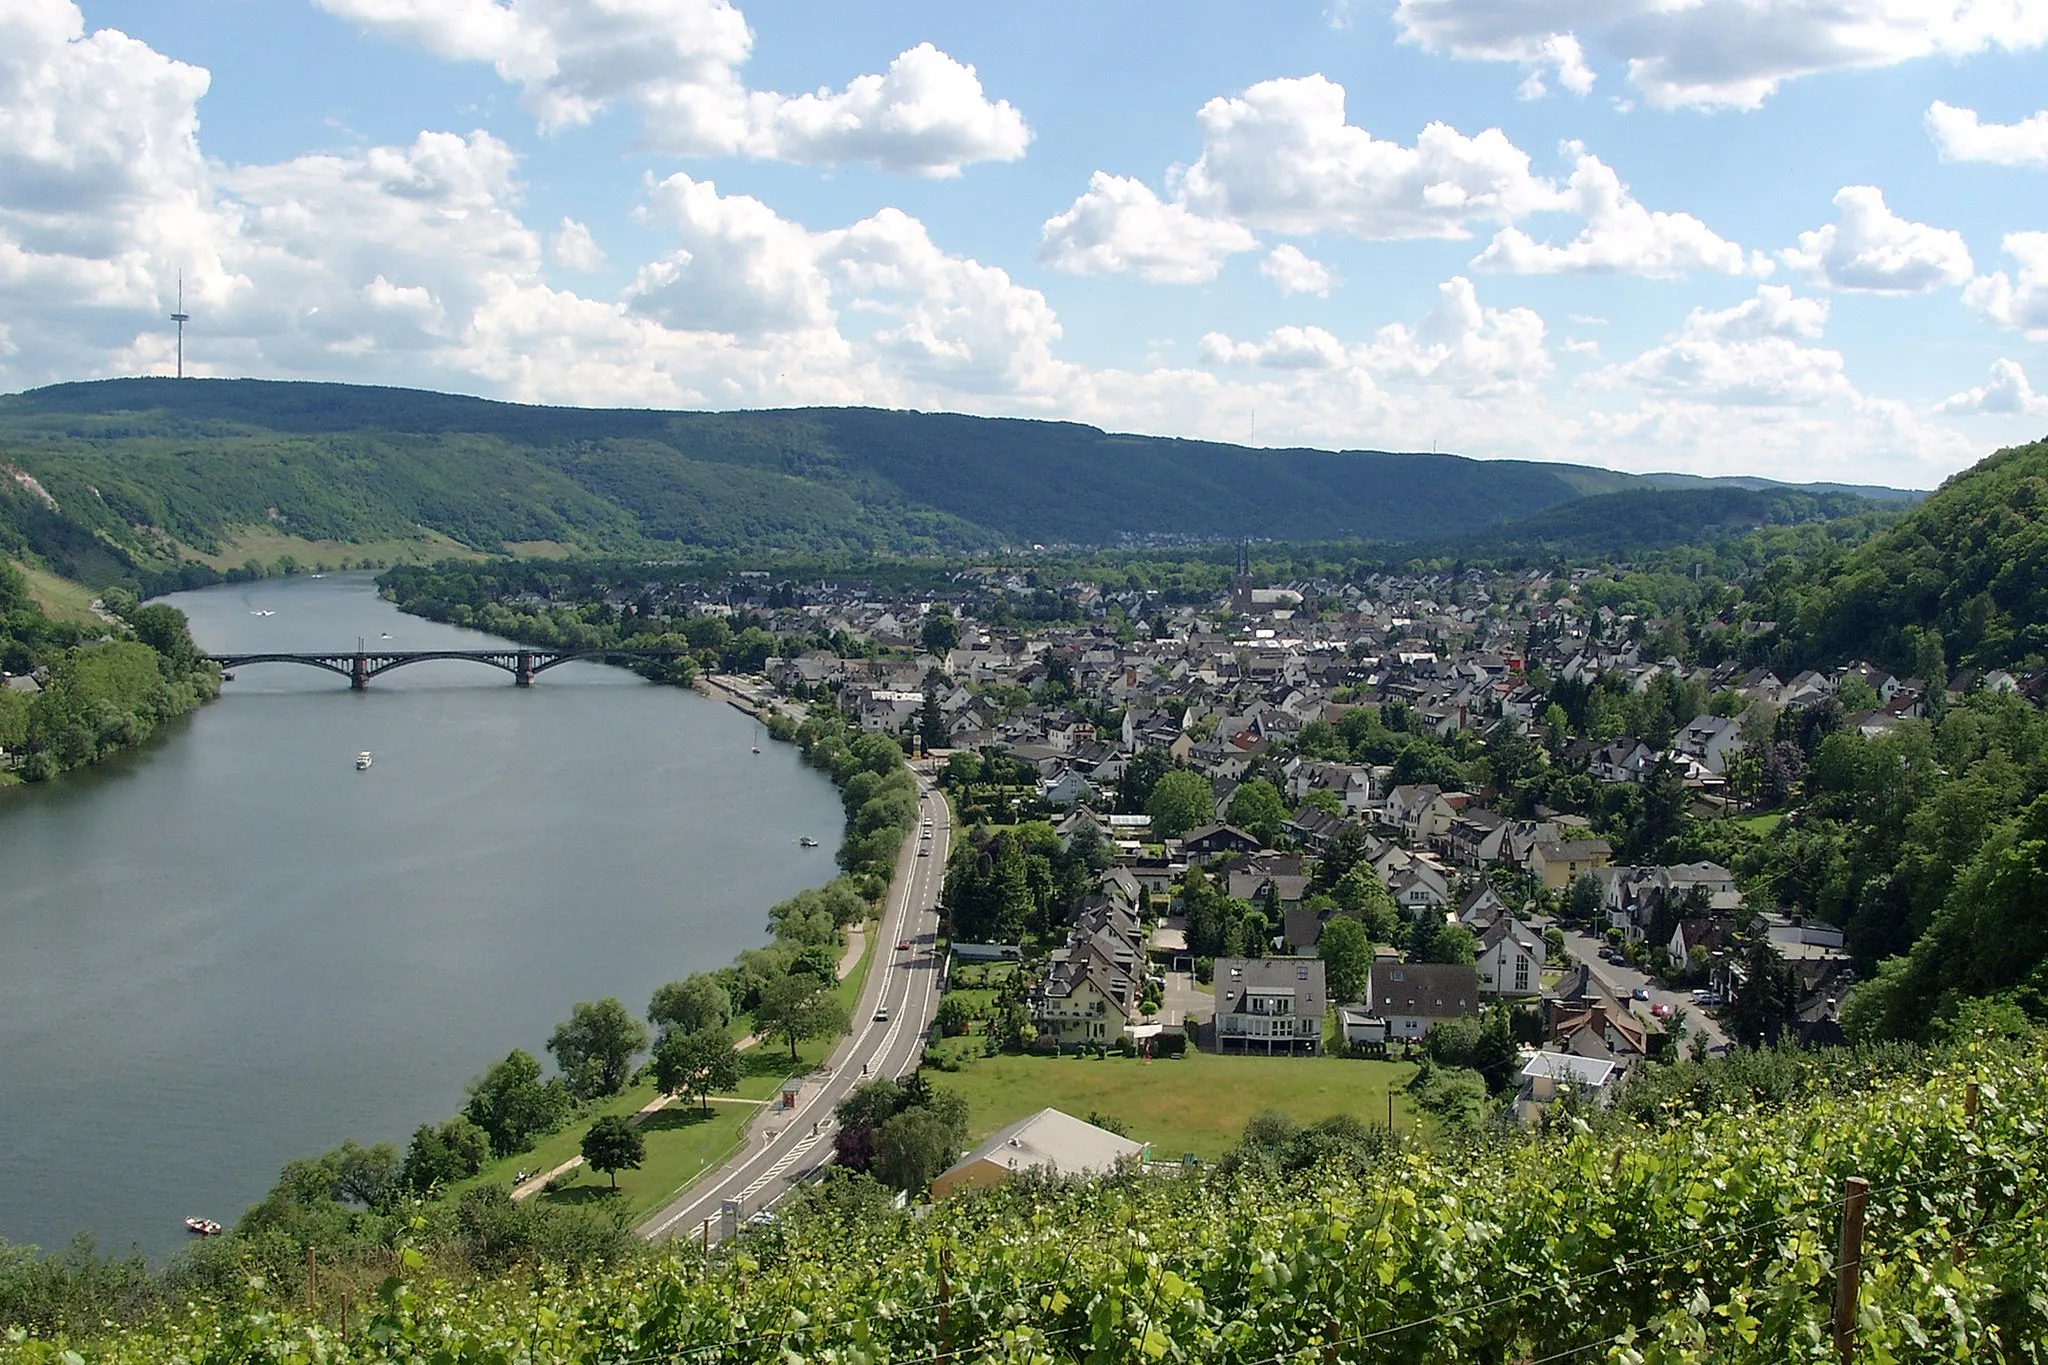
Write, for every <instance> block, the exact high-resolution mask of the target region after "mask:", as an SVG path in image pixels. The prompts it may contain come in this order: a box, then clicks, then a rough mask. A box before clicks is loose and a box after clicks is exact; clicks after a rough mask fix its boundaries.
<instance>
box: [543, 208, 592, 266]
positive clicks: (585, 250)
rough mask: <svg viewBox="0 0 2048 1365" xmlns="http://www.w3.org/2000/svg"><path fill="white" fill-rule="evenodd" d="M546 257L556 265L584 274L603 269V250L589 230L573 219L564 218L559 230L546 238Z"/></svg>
mask: <svg viewBox="0 0 2048 1365" xmlns="http://www.w3.org/2000/svg"><path fill="white" fill-rule="evenodd" d="M548 255H549V256H550V257H551V258H553V260H554V262H555V264H556V265H560V266H565V267H567V268H568V269H570V270H581V271H583V272H585V273H586V274H588V273H590V272H593V271H598V270H602V269H604V267H605V254H604V248H603V247H601V246H599V245H598V244H597V238H595V237H593V236H591V235H590V229H589V228H588V227H587V226H585V225H584V224H582V223H579V222H577V221H576V220H575V219H574V218H564V219H563V220H562V226H561V228H560V230H558V231H557V232H556V233H555V235H554V236H552V237H550V238H548Z"/></svg>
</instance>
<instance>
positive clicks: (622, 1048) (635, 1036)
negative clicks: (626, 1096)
mask: <svg viewBox="0 0 2048 1365" xmlns="http://www.w3.org/2000/svg"><path fill="white" fill-rule="evenodd" d="M646 1046H647V1026H646V1025H645V1024H643V1023H641V1022H640V1021H639V1020H638V1019H635V1018H634V1017H633V1016H632V1014H631V1013H629V1012H628V1011H627V1009H626V1007H625V1006H624V1005H622V1004H620V1003H619V1002H618V1001H617V1000H615V999H613V998H612V997H611V996H606V997H605V998H604V999H602V1000H599V1001H596V1002H594V1003H593V1002H589V1001H580V1002H578V1003H577V1005H576V1007H575V1008H574V1009H573V1010H571V1011H570V1012H569V1017H568V1019H566V1020H565V1021H563V1022H562V1023H559V1024H557V1025H555V1031H554V1034H553V1036H551V1037H550V1038H549V1039H548V1051H549V1052H552V1053H554V1054H555V1064H556V1065H557V1066H559V1067H561V1068H562V1074H563V1075H564V1076H567V1077H568V1078H569V1088H570V1089H571V1090H573V1091H574V1092H575V1093H576V1096H577V1098H578V1099H586V1100H588V1099H597V1098H599V1097H601V1096H604V1095H616V1094H618V1093H619V1092H620V1091H621V1090H624V1089H625V1088H626V1078H627V1077H629V1076H630V1075H632V1073H633V1058H634V1057H636V1056H638V1055H639V1054H640V1052H641V1051H642V1050H643V1049H644V1048H646Z"/></svg>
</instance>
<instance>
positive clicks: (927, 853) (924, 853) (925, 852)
mask: <svg viewBox="0 0 2048 1365" xmlns="http://www.w3.org/2000/svg"><path fill="white" fill-rule="evenodd" d="M917 856H918V857H920V858H929V857H931V856H932V851H931V850H930V849H928V848H921V849H919V850H918V851H917Z"/></svg>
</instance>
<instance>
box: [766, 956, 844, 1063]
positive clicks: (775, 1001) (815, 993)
mask: <svg viewBox="0 0 2048 1365" xmlns="http://www.w3.org/2000/svg"><path fill="white" fill-rule="evenodd" d="M754 1022H755V1023H756V1024H758V1025H760V1027H761V1029H762V1030H763V1031H764V1032H766V1033H768V1034H770V1035H772V1036H775V1037H779V1038H781V1039H783V1040H784V1041H785V1042H787V1043H788V1044H789V1059H790V1060H791V1061H792V1062H793V1061H795V1060H797V1055H796V1047H797V1044H798V1043H801V1042H804V1041H806V1040H808V1039H811V1038H836V1037H838V1036H839V1035H840V1034H842V1033H845V1032H846V1031H847V1030H848V1029H850V1028H851V1027H852V1026H853V1021H852V1019H851V1017H850V1016H849V1015H848V1014H847V1012H846V1006H844V1005H842V1004H840V1003H839V1001H838V1000H837V999H836V998H835V997H834V996H833V994H832V990H831V987H830V985H829V984H828V983H827V982H826V981H824V980H823V979H822V978H819V977H816V976H812V975H811V974H810V973H809V972H791V973H789V974H787V975H784V976H778V977H773V978H771V979H770V980H768V981H766V982H763V983H762V986H761V1003H760V1004H758V1005H756V1006H755V1007H754Z"/></svg>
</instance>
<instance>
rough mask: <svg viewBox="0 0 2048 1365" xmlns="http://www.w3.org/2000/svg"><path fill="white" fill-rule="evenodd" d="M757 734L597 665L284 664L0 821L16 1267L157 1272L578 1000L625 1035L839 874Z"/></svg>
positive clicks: (310, 637)
mask: <svg viewBox="0 0 2048 1365" xmlns="http://www.w3.org/2000/svg"><path fill="white" fill-rule="evenodd" d="M167 600H169V601H170V602H172V603H173V604H174V605H176V606H178V607H180V608H181V609H183V610H184V611H185V612H186V614H187V615H188V616H190V618H191V620H192V629H193V635H194V637H195V638H196V639H197V640H198V641H199V643H200V645H201V647H202V648H205V649H208V650H211V651H214V652H220V653H230V652H253V651H257V650H268V649H276V650H319V649H325V650H336V649H351V648H352V647H353V646H354V645H355V643H356V640H357V639H358V637H361V638H363V639H365V640H367V641H368V642H369V643H370V644H371V646H372V647H373V648H375V647H380V646H381V647H384V648H389V649H477V648H484V647H489V646H492V645H495V644H499V643H502V642H500V641H498V640H496V639H495V637H492V636H487V635H483V634H480V633H478V632H475V631H466V630H460V629H457V628H456V627H453V626H445V625H439V624H436V623H434V622H430V621H422V620H418V619H416V618H413V617H409V616H404V615H402V614H400V613H399V612H398V611H397V610H396V608H394V607H392V606H391V605H389V604H388V603H386V602H383V601H381V600H379V599H378V597H377V596H376V590H375V588H374V587H373V586H372V584H371V582H370V578H369V576H368V575H365V574H341V575H329V576H327V577H324V578H320V579H312V578H296V579H282V580H269V581H264V582H259V583H253V584H240V585H232V586H227V587H221V588H211V589H207V590H204V591H201V592H193V593H182V594H179V595H177V596H174V597H172V598H169V599H167ZM387 632H388V635H389V638H388V639H387V638H384V637H385V635H386V633H387ZM759 734H760V730H759V728H758V727H757V726H756V725H755V724H754V722H753V721H751V720H749V719H748V718H747V717H745V716H743V715H741V714H740V713H739V712H737V711H734V710H733V709H732V708H730V707H728V706H725V705H723V704H722V703H718V702H714V701H710V700H707V699H705V698H703V697H700V696H698V695H696V694H695V693H692V692H688V691H686V690H683V689H679V688H670V687H658V686H654V685H652V684H649V683H646V682H643V681H641V680H640V679H639V678H637V677H634V676H633V675H631V674H629V673H626V672H624V671H622V670H618V669H610V668H604V667H601V666H598V665H594V664H568V665H564V666H562V667H560V668H556V669H553V670H550V671H549V672H546V673H543V674H542V675H541V676H540V678H539V679H538V680H537V681H536V682H535V684H534V686H533V687H531V688H518V687H514V686H513V685H512V681H511V679H510V677H509V676H508V675H507V674H505V673H502V672H500V671H498V670H496V669H492V668H487V667H485V666H483V665H481V664H476V663H462V662H441V663H427V664H418V665H412V666H409V667H406V668H403V669H399V670H397V671H395V672H393V673H390V674H388V675H386V676H384V677H380V678H378V679H376V680H375V681H373V682H372V683H371V684H370V687H369V690H368V691H366V692H362V693H353V692H351V691H350V690H349V687H348V684H347V682H346V681H345V680H344V679H342V678H339V677H336V676H334V675H333V674H329V673H322V672H318V671H315V670H313V669H310V668H304V667H300V666H296V665H286V664H271V665H261V666H255V667H249V668H245V669H243V670H241V672H240V674H239V676H238V677H237V678H236V679H235V680H234V681H233V682H230V683H228V684H226V686H225V688H224V690H223V695H222V697H221V699H220V700H219V701H218V702H215V703H213V704H212V705H210V706H206V707H203V708H201V709H200V710H199V711H198V712H197V713H196V714H194V715H193V716H191V717H189V718H187V719H185V720H182V721H180V722H177V723H176V724H174V725H173V726H171V727H170V728H169V732H168V733H167V734H165V735H162V736H160V737H158V738H157V739H156V740H155V741H154V742H152V743H151V744H149V745H147V746H144V747H143V748H142V749H141V750H139V751H137V752H135V753H132V754H127V755H124V756H122V757H120V758H118V759H116V760H115V761H113V762H111V763H109V764H106V765H103V766H102V767H100V768H96V769H92V770H88V771H84V772H80V773H75V774H69V775H66V776H65V777H64V778H62V779H60V780H59V781H57V782H54V783H49V784H46V785H43V786H40V787H22V788H15V789H12V790H8V791H4V792H0V1240H5V1241H9V1242H15V1243H21V1242H29V1243H36V1244H40V1245H42V1246H45V1247H55V1246H60V1245H63V1244H64V1243H66V1242H68V1241H69V1240H70V1238H71V1236H72V1235H73V1234H74V1233H75V1232H78V1231H90V1232H91V1233H92V1234H93V1235H94V1236H95V1237H96V1238H97V1239H98V1242H99V1245H100V1247H101V1249H102V1250H127V1249H129V1248H131V1247H135V1248H140V1249H141V1250H142V1251H143V1252H145V1253H147V1254H149V1255H151V1256H157V1255H160V1254H162V1253H164V1252H167V1251H169V1250H171V1249H173V1248H175V1247H176V1246H177V1245H178V1244H179V1243H180V1242H181V1241H182V1240H183V1238H184V1237H185V1235H186V1234H185V1233H184V1232H183V1229H182V1228H181V1227H180V1220H181V1219H182V1218H184V1217H185V1216H186V1215H190V1214H197V1215H202V1216H206V1217H212V1218H218V1219H220V1220H221V1221H223V1222H226V1221H230V1220H232V1219H234V1218H235V1217H237V1216H239V1215H240V1213H241V1212H242V1210H243V1209H244V1208H246V1207H247V1206H248V1205H249V1204H251V1203H253V1202H254V1201H255V1200H257V1199H259V1198H261V1197H262V1195H263V1194H264V1192H265V1191H266V1190H268V1189H269V1187H270V1185H271V1183H272V1181H273V1180H274V1179H275V1177H276V1175H277V1171H278V1168H279V1167H280V1166H281V1165H282V1164H283V1163H284V1162H285V1161H286V1160H287V1159H289V1158H291V1157H295V1156H302V1155H310V1154H314V1153H317V1152H319V1151H322V1150H324V1149H326V1148H328V1147H330V1146H333V1145H334V1144H336V1143H338V1142H340V1141H341V1140H342V1139H343V1138H345V1137H355V1138H357V1139H359V1140H361V1141H364V1142H373V1141H391V1142H396V1143H398V1144H400V1145H401V1147H402V1146H403V1144H404V1142H405V1140H406V1138H407V1137H408V1135H409V1134H410V1133H411V1131H412V1129H413V1128H414V1127H415V1126H416V1125H417V1124H419V1123H420V1122H422V1121H427V1120H439V1119H441V1118H443V1117H445V1116H447V1115H449V1114H452V1113H454V1112H456V1111H457V1110H458V1109H459V1108H460V1107H461V1106H462V1104H463V1102H464V1101H463V1085H464V1082H465V1081H467V1080H468V1079H470V1078H471V1077H473V1076H475V1075H477V1074H478V1073H479V1072H481V1071H482V1070H483V1068H484V1067H485V1066H486V1065H487V1064H488V1063H490V1062H491V1061H493V1060H495V1059H497V1058H499V1057H502V1056H504V1055H505V1053H506V1052H508V1051H510V1050H511V1049H512V1048H514V1047H524V1048H526V1049H528V1050H529V1051H531V1052H533V1053H535V1054H536V1055H537V1056H540V1057H541V1058H542V1059H543V1061H545V1060H546V1054H545V1053H544V1052H543V1051H542V1048H543V1045H544V1044H545V1042H546V1040H547V1036H548V1034H549V1032H550V1031H551V1030H552V1028H553V1026H554V1024H555V1023H556V1022H557V1021H558V1020H561V1019H563V1018H566V1017H567V1015H568V1013H569V1007H570V1006H571V1005H572V1004H574V1003H575V1002H576V1001H579V1000H595V999H598V998H600V997H603V996H607V995H616V996H618V997H619V998H620V999H621V1000H623V1001H625V1003H626V1004H627V1006H628V1007H629V1008H631V1009H632V1010H633V1011H634V1012H635V1013H636V1014H638V1013H640V1012H641V1011H642V1010H644V1009H645V1008H646V1005H647V1000H648V997H649V996H650V995H651V994H652V993H653V990H654V988H655V987H656V986H658V985H660V984H661V983H662V982H664V981H669V980H673V979H675V978H677V977H681V976H683V975H686V974H687V973H689V972H692V971H696V970H700V969H704V968H711V967H718V966H722V965H724V964H725V963H726V962H729V961H730V960H731V959H732V957H733V955H734V954H735V953H736V952H738V951H739V950H740V949H742V948H746V947H750V946H754V945H757V944H760V943H762V942H764V941H765V940H766V937H767V930H766V921H765V914H764V912H765V911H766V910H767V908H768V907H769V906H770V905H771V904H773V903H774V902H775V901H777V900H780V899H782V898H784V897H786V896H789V895H791V894H793V893H794V892H796V891H798V890H800V889H802V888H803V887H806V886H812V885H816V884H818V883H820V882H822V881H824V880H826V879H827V878H828V877H830V876H831V875H832V872H833V870H834V869H833V867H832V862H831V858H832V854H831V849H832V847H833V846H834V845H835V844H836V843H837V836H838V834H839V830H840V824H841V816H840V808H839V802H838V798H837V794H836V793H835V792H834V791H833V789H832V787H831V785H830V784H829V783H828V782H826V781H825V780H824V778H823V777H821V776H820V775H818V774H817V773H815V772H813V771H811V770H810V769H808V768H805V767H804V766H803V765H802V764H801V762H800V761H799V760H798V757H797V753H796V750H795V749H794V748H793V747H791V746H788V745H781V744H775V743H770V742H765V740H764V742H763V743H762V744H761V749H762V752H761V753H759V754H755V753H752V752H751V751H750V750H751V743H752V740H753V738H754V737H755V736H757V735H759ZM363 749H367V750H370V751H372V753H373V755H374V761H373V763H372V766H371V767H370V769H369V770H368V771H364V772H358V771H357V770H356V766H355V756H356V753H357V751H358V750H363ZM807 834H808V835H814V836H816V837H817V838H818V839H819V840H820V841H821V842H822V844H823V847H822V848H819V849H812V850H806V849H800V848H798V847H797V845H796V840H797V838H798V837H799V836H801V835H807Z"/></svg>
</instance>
